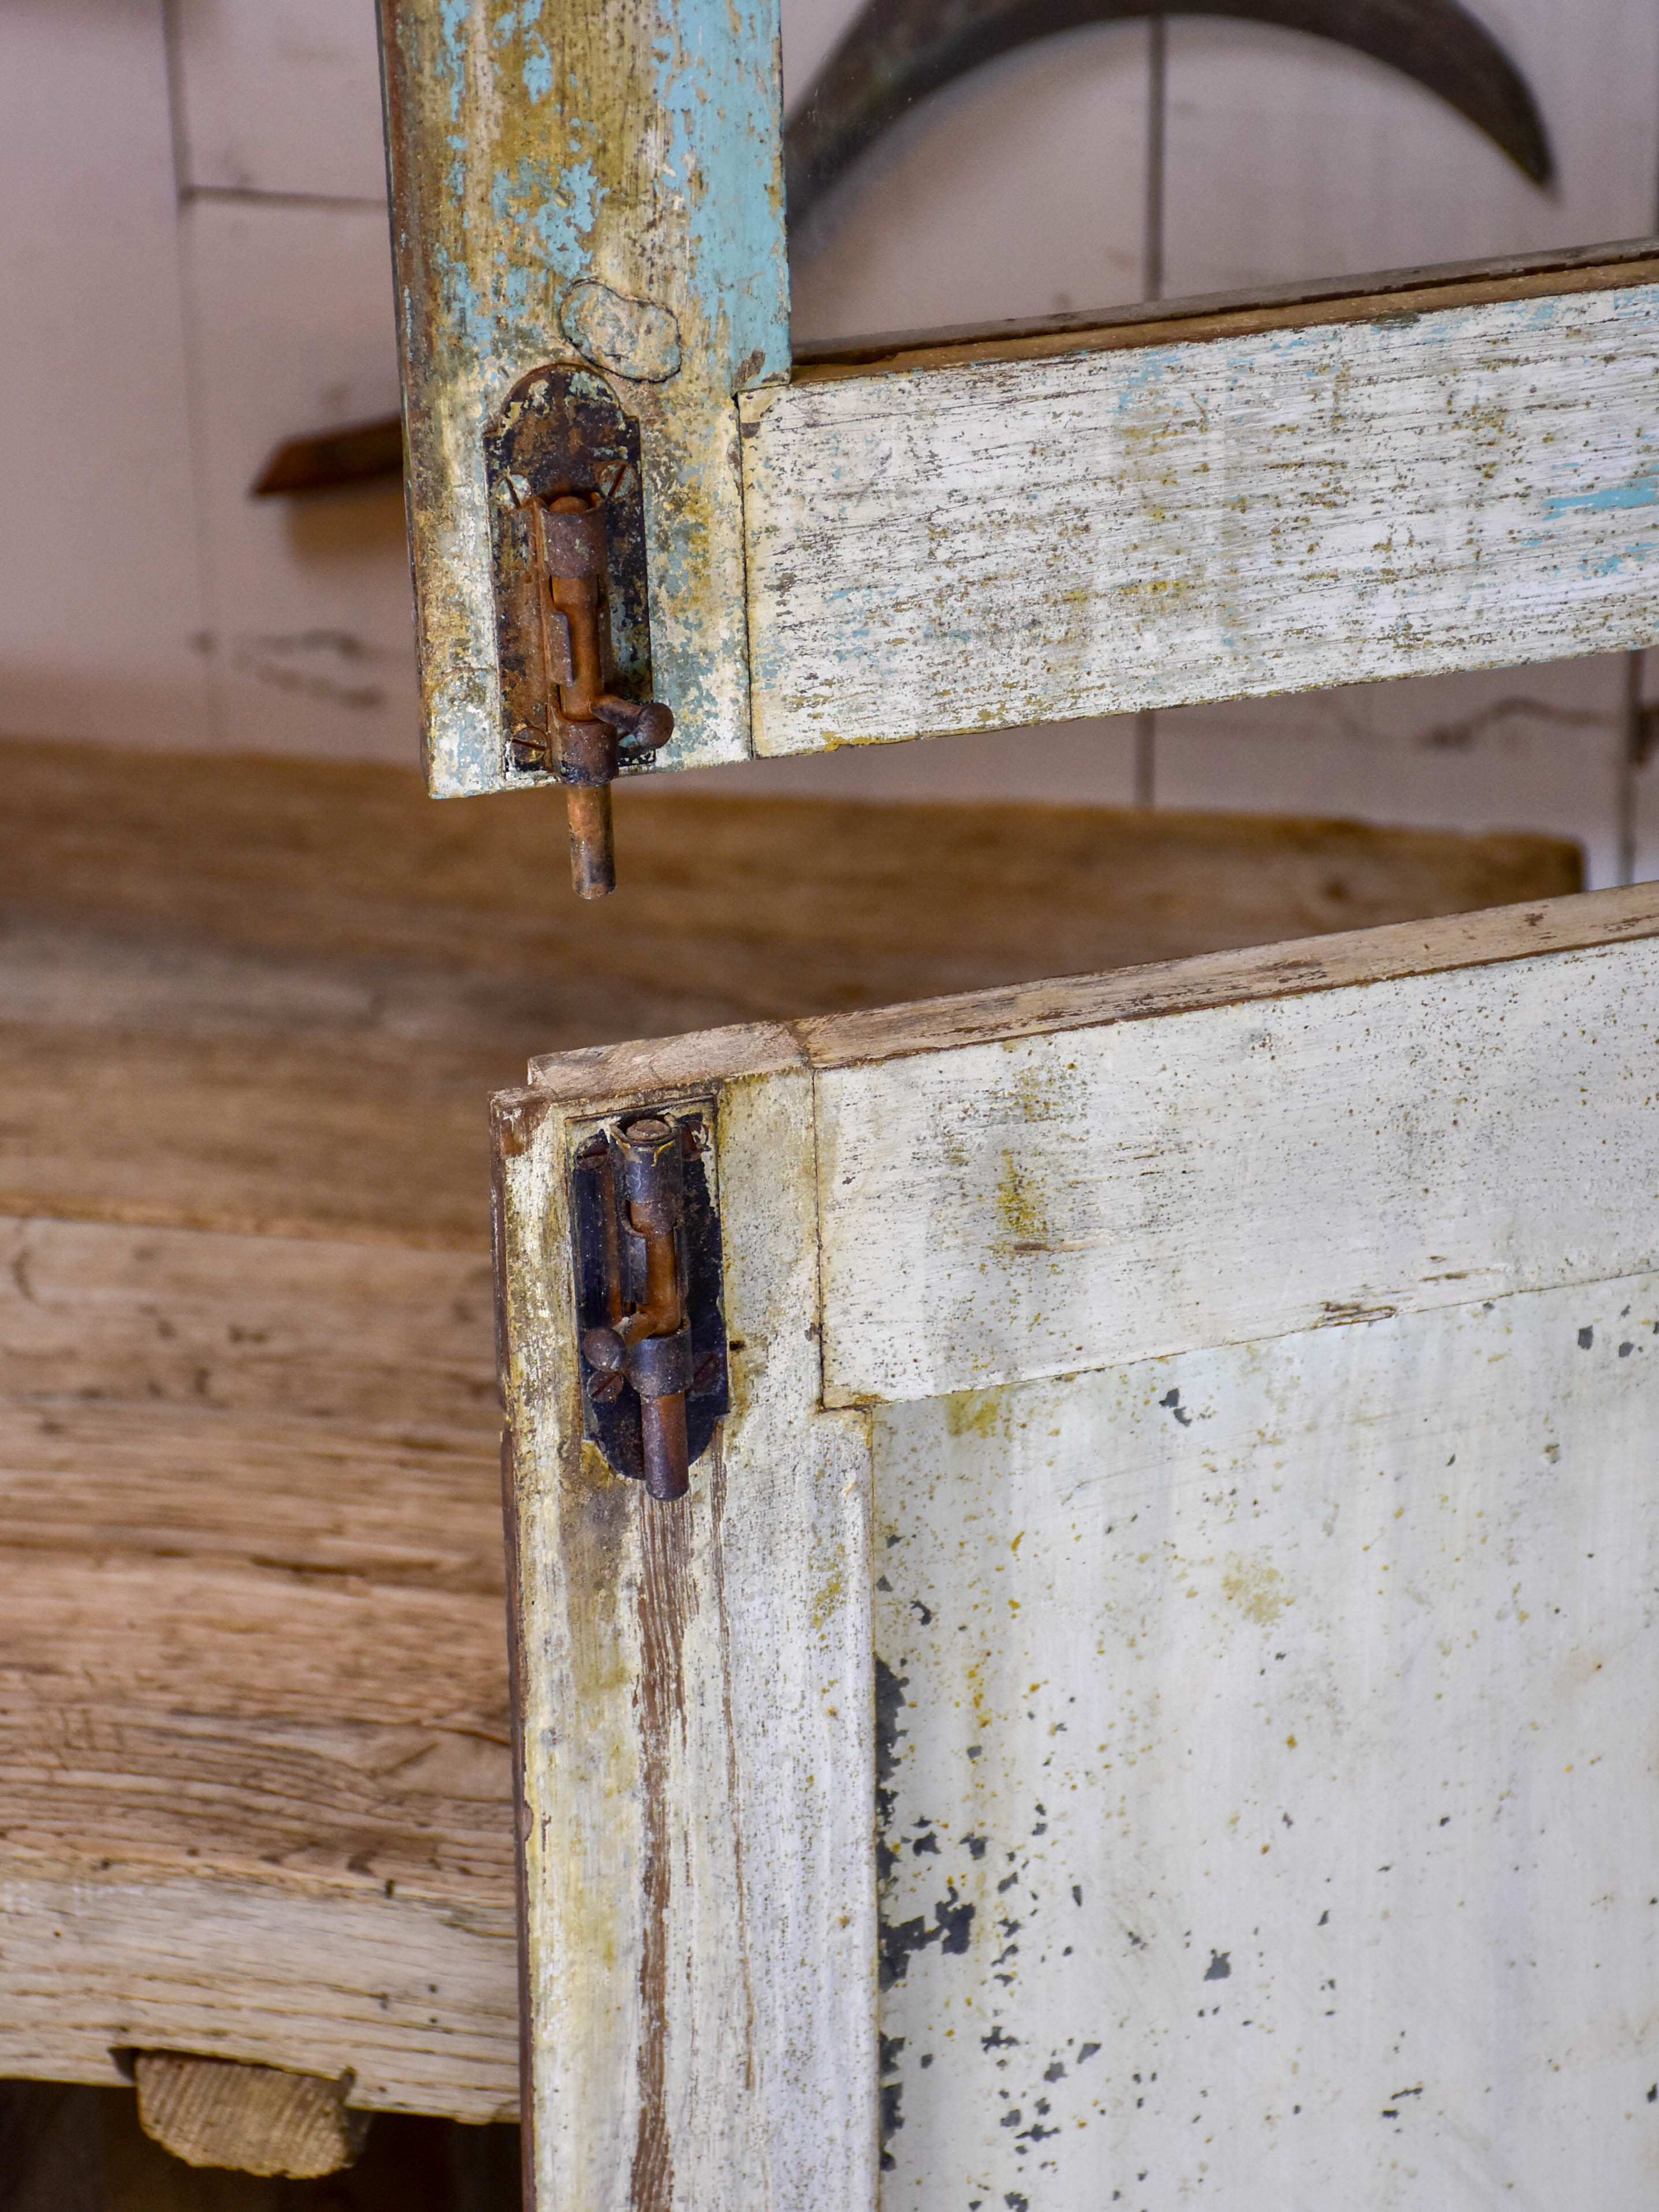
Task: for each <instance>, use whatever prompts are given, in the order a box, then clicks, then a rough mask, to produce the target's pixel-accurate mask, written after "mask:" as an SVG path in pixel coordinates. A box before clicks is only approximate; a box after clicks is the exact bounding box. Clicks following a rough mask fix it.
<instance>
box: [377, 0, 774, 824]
mask: <svg viewBox="0 0 1659 2212" xmlns="http://www.w3.org/2000/svg"><path fill="white" fill-rule="evenodd" d="M381 22H382V36H383V43H384V53H385V83H386V139H387V144H388V147H389V149H390V163H391V173H392V200H393V221H392V234H393V240H394V246H395V253H396V261H397V271H398V319H399V327H400V334H401V340H402V346H403V362H404V406H405V410H406V416H407V422H408V436H409V456H410V542H411V546H412V550H413V557H414V566H415V580H416V608H417V621H418V626H419V630H420V637H421V665H422V685H423V690H424V695H425V716H426V738H427V761H428V775H429V778H430V781H431V785H432V788H433V791H434V792H435V793H436V794H438V795H440V796H445V797H447V796H453V795H454V794H456V793H461V792H467V791H483V790H489V789H493V788H495V787H497V786H499V785H500V784H501V781H503V780H504V773H505V771H504V764H503V734H504V733H503V731H502V727H501V714H500V688H499V674H498V669H497V661H496V650H495V610H494V596H493V587H492V584H491V572H490V559H489V513H488V508H487V507H486V503H485V489H484V476H483V449H482V444H481V440H482V435H483V428H484V426H485V423H486V422H487V421H488V419H489V416H490V415H491V414H492V412H493V411H494V410H495V408H496V407H497V406H498V405H499V404H500V403H501V400H502V399H503V398H505V396H506V394H507V391H508V390H509V389H510V388H511V386H512V385H513V383H514V382H515V381H516V380H517V379H518V378H519V377H520V376H521V375H523V374H525V373H526V371H528V370H530V369H532V368H536V367H537V366H538V364H540V363H541V362H545V361H548V360H550V359H564V360H570V359H573V358H574V359H575V360H578V361H580V360H583V359H585V360H586V361H587V362H589V363H590V364H591V365H592V366H593V367H595V368H599V369H600V370H603V371H604V372H605V374H606V375H607V378H608V379H609V380H611V384H612V388H613V389H614V390H615V392H616V393H617V398H618V399H619V400H620V402H621V404H622V405H623V407H624V408H625V409H626V410H627V411H628V412H629V414H631V415H634V416H636V417H637V418H638V420H639V422H640V425H641V441H642V458H643V465H644V471H645V476H646V485H647V488H646V519H647V541H648V544H647V560H648V568H649V574H650V587H651V629H652V650H653V664H654V668H655V682H656V688H657V690H658V691H659V695H660V696H662V697H664V698H665V699H666V700H668V702H670V704H671V706H672V707H673V709H674V712H675V714H676V717H677V718H678V730H677V732H676V738H675V743H674V748H673V753H672V756H671V757H672V758H673V759H674V760H675V761H677V762H679V763H690V762H692V761H708V760H721V759H732V758H737V757H742V756H743V755H744V754H745V753H747V751H748V750H749V729H748V721H749V714H748V698H747V668H746V659H747V650H746V642H745V639H744V626H743V615H742V607H743V558H744V556H743V536H742V522H741V494H740V490H739V484H738V461H737V436H738V424H737V416H736V410H735V409H734V407H733V404H732V395H733V393H734V392H737V391H738V390H739V389H740V388H743V387H744V386H750V385H754V384H756V383H757V382H761V381H763V380H766V379H768V378H776V377H779V376H781V375H783V374H787V368H788V361H789V336H788V289H787V271H786V267H785V262H784V252H783V189H782V171H781V150H780V149H781V93H780V88H779V86H780V79H779V60H778V15H777V8H776V4H775V0H742V4H740V5H736V6H724V7H723V6H716V5H714V4H712V0H693V4H690V5H687V4H684V3H683V0H682V4H678V5H669V4H667V0H622V4H613V5H611V6H607V7H605V8H603V9H593V8H591V7H586V6H584V5H582V4H580V0H557V4H555V5H551V6H548V7H545V8H543V7H537V8H534V9H520V10H519V11H518V12H517V13H516V14H514V13H509V14H507V15H501V14H500V12H499V11H498V10H497V9H494V8H492V7H489V6H488V5H486V4H485V0H464V4H462V5H459V6H453V5H449V4H447V3H446V0H383V5H382V9H381Z"/></svg>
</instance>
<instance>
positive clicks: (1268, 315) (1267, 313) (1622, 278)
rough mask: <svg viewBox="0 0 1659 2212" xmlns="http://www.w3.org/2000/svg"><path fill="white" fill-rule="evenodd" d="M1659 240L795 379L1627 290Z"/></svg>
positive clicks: (857, 353)
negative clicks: (1571, 294)
mask: <svg viewBox="0 0 1659 2212" xmlns="http://www.w3.org/2000/svg"><path fill="white" fill-rule="evenodd" d="M1654 248H1655V240H1653V239H1651V238H1638V239H1629V240H1620V241H1616V242H1614V243H1612V244H1608V245H1597V246H1585V247H1583V248H1581V249H1580V250H1579V251H1578V252H1575V253H1569V254H1559V255H1554V254H1552V255H1540V254H1524V255H1515V256H1512V257H1510V258H1506V259H1504V260H1499V261H1495V262H1451V263H1448V264H1445V265H1444V266H1443V267H1439V268H1428V269H1397V270H1379V271H1377V272H1376V273H1375V274H1368V275H1366V276H1352V277H1346V278H1338V279H1334V280H1332V281H1330V282H1328V283H1322V284H1293V285H1283V286H1279V287H1277V288H1275V289H1272V290H1269V291H1265V292H1255V293H1216V294H1208V295H1206V294H1200V295H1195V296H1194V297H1193V298H1191V299H1188V300H1176V301H1162V300H1160V301H1157V302H1155V303H1154V302H1148V301H1142V302H1139V303H1138V304H1136V305H1135V306H1133V307H1123V308H1120V309H1117V310H1115V311H1108V312H1105V313H1084V314H1071V315H1066V316H1053V317H1045V318H1043V319H1042V320H1040V321H1035V322H1033V321H1022V322H1018V323H1008V324H1004V325H998V326H996V327H994V328H993V329H991V330H989V331H975V330H973V329H972V328H970V327H963V328H960V329H945V330H939V331H896V332H893V333H892V334H890V335H888V334H880V335H878V336H875V337H868V338H858V339H851V340H834V341H828V340H826V341H825V342H824V343H823V344H822V345H821V346H819V347H804V348H803V349H802V350H801V352H800V353H799V355H798V356H797V357H796V362H795V368H794V374H793V383H795V384H797V385H803V384H828V383H838V382H844V381H845V380H847V379H848V378H851V377H860V376H863V377H871V376H879V375H887V374H895V373H897V372H899V371H902V370H910V369H927V368H960V367H962V366H963V365H964V364H965V363H969V362H1005V361H1041V360H1046V359H1049V358H1052V357H1053V356H1056V355H1061V354H1073V353H1110V352H1116V351H1120V350H1124V349H1130V348H1133V347H1139V346H1152V345H1172V344H1181V345H1200V344H1207V343H1211V342H1212V341H1213V340H1215V339H1218V338H1238V337H1255V336H1257V335H1260V334H1262V333H1265V332H1267V331H1288V330H1307V329H1314V328H1317V327H1319V326H1321V325H1330V324H1337V323H1363V322H1382V321H1391V320H1395V319H1399V318H1401V317H1404V316H1408V315H1419V314H1425V313H1430V312H1431V311H1432V310H1436V309H1440V308H1447V307H1486V306H1495V305H1498V304H1499V303H1501V302H1503V301H1510V300H1536V299H1551V298H1557V297H1560V296H1562V295H1565V294H1569V293H1574V292H1599V291H1613V290H1621V289H1626V288H1627V287H1630V286H1632V285H1638V284H1649V283H1654V282H1655V281H1656V279H1659V254H1656V252H1655V250H1654ZM776 397H777V393H776V392H775V391H763V392H756V393H754V394H752V395H750V396H749V397H748V398H747V399H746V402H745V404H744V416H745V419H746V420H752V419H754V417H755V416H757V415H759V414H760V413H761V412H763V410H764V409H765V408H766V407H767V406H768V405H769V404H770V403H771V402H772V400H773V399H775V398H776Z"/></svg>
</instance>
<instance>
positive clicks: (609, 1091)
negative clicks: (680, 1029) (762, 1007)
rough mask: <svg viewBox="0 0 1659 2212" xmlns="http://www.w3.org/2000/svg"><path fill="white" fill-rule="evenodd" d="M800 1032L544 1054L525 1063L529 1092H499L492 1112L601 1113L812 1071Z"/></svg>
mask: <svg viewBox="0 0 1659 2212" xmlns="http://www.w3.org/2000/svg"><path fill="white" fill-rule="evenodd" d="M800 1026H801V1025H800V1024H798V1023H793V1022H744V1023H740V1024H736V1025H734V1026H733V1027H732V1028H731V1029H720V1030H696V1031H693V1032H691V1033H690V1034H689V1035H687V1036H671V1037H645V1038H642V1039H641V1040H639V1041H638V1042H634V1043H629V1044H603V1045H592V1046H585V1047H583V1048H582V1049H581V1050H580V1051H579V1052H556V1053H547V1054H541V1055H539V1056H538V1058H536V1059H534V1060H532V1061H531V1063H530V1075H529V1083H530V1091H529V1092H528V1093H527V1094H521V1093H520V1092H517V1091H502V1092H500V1093H498V1095H497V1101H496V1103H497V1107H498V1109H499V1110H500V1112H501V1114H503V1115H507V1114H508V1113H509V1111H511V1112H520V1111H523V1110H525V1107H524V1106H523V1105H522V1104H520V1105H514V1106H513V1107H511V1108H509V1105H508V1102H510V1101H521V1100H527V1099H528V1098H531V1097H533V1098H534V1099H535V1100H536V1101H537V1102H538V1103H539V1104H540V1105H541V1106H542V1107H543V1108H544V1109H545V1108H546V1107H547V1106H550V1105H553V1104H558V1105H560V1106H569V1107H578V1106H580V1107H584V1108H586V1109H587V1110H589V1111H591V1112H599V1111H601V1110H603V1107H604V1105H605V1102H607V1101H609V1100H611V1099H613V1098H617V1099H627V1098H630V1097H634V1096H635V1095H640V1096H649V1097H657V1096H658V1095H659V1093H661V1092H663V1091H680V1090H684V1089H687V1088H689V1087H690V1086H691V1085H696V1084H699V1083H719V1082H728V1081H732V1080H734V1079H737V1078H738V1077H739V1076H753V1075H781V1074H782V1073H784V1072H785V1070H786V1069H788V1068H792V1067H805V1066H810V1065H811V1062H810V1060H808V1058H807V1055H806V1054H805V1050H804V1048H803V1047H802V1044H801V1040H800V1035H799V1031H800Z"/></svg>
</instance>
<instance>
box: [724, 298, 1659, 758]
mask: <svg viewBox="0 0 1659 2212" xmlns="http://www.w3.org/2000/svg"><path fill="white" fill-rule="evenodd" d="M1656 369H1659V286H1655V285H1654V284H1652V283H1645V284H1634V283H1631V284H1627V286H1626V288H1625V289H1602V290H1598V291H1589V292H1577V293H1565V294H1563V295H1559V296H1555V297H1529V298H1526V299H1510V300H1507V301H1505V300H1501V299H1500V300H1496V301H1493V300H1490V299H1489V300H1486V301H1484V302H1482V303H1480V304H1477V305H1465V306H1460V307H1442V308H1440V309H1438V310H1437V311H1435V312H1427V313H1393V314H1389V313H1388V312H1387V303H1386V302H1383V303H1379V304H1378V312H1377V317H1376V319H1371V320H1359V321H1341V322H1337V321H1334V320H1333V321H1328V322H1327V323H1325V324H1323V325H1316V326H1314V327H1301V328H1293V329H1287V328H1280V329H1271V330H1260V329H1258V330H1256V331H1248V332H1245V333H1243V334H1232V335H1221V336H1215V337H1209V338H1207V339H1206V340H1204V341H1203V342H1194V341H1188V342H1187V343H1158V344H1148V343H1139V344H1134V345H1129V346H1124V345H1123V344H1122V343H1121V337H1120V338H1119V339H1118V341H1117V342H1116V343H1114V345H1113V346H1112V347H1111V348H1110V349H1106V350H1091V349H1088V348H1087V345H1086V343H1083V342H1080V343H1079V349H1078V350H1076V351H1073V352H1070V353H1062V354H1057V355H1056V354H1053V353H1052V352H1051V351H1045V354H1044V356H1042V357H1036V358H1022V359H1017V360H963V361H959V362H957V364H956V365H952V366H935V365H926V364H924V365H919V366H915V367H911V368H902V369H895V370H892V371H890V372H889V373H887V374H859V375H848V374H844V373H842V374H836V375H834V376H831V377H829V378H825V377H823V375H821V374H819V375H809V377H808V378H807V379H806V380H803V381H799V382H798V383H797V384H795V385H794V386H793V387H792V388H791V389H790V390H788V391H787V392H779V393H769V392H768V393H757V394H755V395H753V396H752V397H751V398H749V399H748V400H746V401H745V402H744V416H745V422H744V468H745V483H746V501H745V526H746V529H747V532H748V539H749V559H750V578H749V590H750V639H751V647H752V652H753V656H754V665H753V682H754V732H755V749H756V750H757V752H762V753H793V752H811V751H817V750H821V749H823V747H825V746H829V745H835V744H863V743H870V742H874V741H878V740H885V739H892V738H909V737H916V736H927V735H933V734H936V733H939V732H945V731H951V730H970V729H987V728H995V727H997V726H1003V725H1014V724H1023V723H1030V722H1039V721H1049V720H1061V719H1065V718H1066V717H1069V716H1078V715H1086V714H1118V713H1122V712H1125V711H1127V710H1129V709H1135V708H1147V707H1170V706H1176V705H1179V704H1182V702H1193V701H1200V700H1215V699H1222V698H1232V697H1245V696H1255V695H1260V694H1263V693H1268V692H1275V691H1297V690H1311V689H1317V688H1319V687H1322V686H1324V685H1329V684H1351V683H1353V682H1355V681H1363V680H1369V679H1374V678H1383V677H1396V676H1410V675H1426V674H1430V673H1433V672H1436V671H1446V670H1452V669H1469V668H1482V667H1496V666H1503V665H1510V664H1513V663H1516V662H1522V661H1533V660H1549V659H1564V658H1566V657H1569V656H1571V655H1575V654H1582V653H1595V652H1604V651H1607V650H1609V649H1611V648H1613V647H1628V646H1638V645H1646V644H1648V643H1650V642H1651V641H1652V640H1653V638H1654V636H1655V635H1656V630H1659V585H1656V577H1659V377H1656Z"/></svg>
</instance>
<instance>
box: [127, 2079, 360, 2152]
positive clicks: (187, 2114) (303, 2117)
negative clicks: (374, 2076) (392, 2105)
mask: <svg viewBox="0 0 1659 2212" xmlns="http://www.w3.org/2000/svg"><path fill="white" fill-rule="evenodd" d="M133 2075H134V2079H135V2081H137V2088H138V2119H139V2124H140V2125H141V2126H142V2127H143V2130H144V2133H145V2134H146V2135H147V2136H154V2138H155V2141H156V2142H159V2143H161V2145H162V2146H163V2148H166V2149H167V2150H169V2151H171V2152H172V2154H173V2156H174V2158H178V2159H182V2160H184V2162H185V2165H186V2166H234V2168H236V2169H237V2170H238V2171H239V2172H243V2173H258V2174H277V2173H280V2174H287V2175H289V2176H291V2177H292V2178H293V2179H295V2180H299V2181H314V2180H316V2179H318V2178H319V2176H320V2175H322V2174H325V2173H337V2172H338V2171H339V2169H340V2168H341V2167H342V2166H349V2165H350V2164H351V2163H352V2161H353V2160H355V2159H356V2155H357V2154H358V2152H359V2151H360V2150H362V2147H363V2137H364V2135H365V2132H366V2130H367V2127H368V2115H367V2114H366V2113H354V2112H347V2110H346V2107H345V2093H346V2091H347V2089H348V2088H349V2087H350V2082H349V2079H348V2078H347V2077H345V2076H342V2077H341V2078H340V2079H339V2080H338V2081H322V2080H320V2079H319V2077H318V2076H317V2075H314V2074H284V2073H283V2072H282V2071H280V2069H277V2068H276V2067H274V2066H239V2065H236V2064H234V2063H228V2062H226V2061H225V2060H223V2059H220V2058H190V2057H184V2056H181V2055H180V2054H179V2052H177V2051H140V2052H139V2054H138V2057H137V2061H136V2063H135V2064H134V2068H133Z"/></svg>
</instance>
